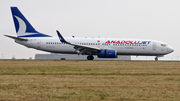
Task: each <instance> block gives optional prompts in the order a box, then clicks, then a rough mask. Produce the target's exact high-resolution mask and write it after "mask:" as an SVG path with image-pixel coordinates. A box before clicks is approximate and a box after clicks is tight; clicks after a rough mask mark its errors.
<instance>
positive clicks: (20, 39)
mask: <svg viewBox="0 0 180 101" xmlns="http://www.w3.org/2000/svg"><path fill="white" fill-rule="evenodd" d="M4 36H6V37H9V38H12V39H15V40H19V41H28V39H23V38H19V37H14V36H9V35H4Z"/></svg>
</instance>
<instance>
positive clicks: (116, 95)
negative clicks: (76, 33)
mask: <svg viewBox="0 0 180 101" xmlns="http://www.w3.org/2000/svg"><path fill="white" fill-rule="evenodd" d="M179 70H180V62H150V61H149V62H145V61H57V60H56V61H19V60H17V61H16V60H15V61H7V60H4V61H0V101H1V100H2V101H4V100H5V101H6V100H44V101H46V100H55V101H56V100H70V101H72V100H93V101H94V100H95V101H97V100H105V101H106V100H108V101H109V100H120V101H136V100H150V101H151V100H156V101H162V100H163V101H164V100H166V101H168V100H171V101H173V100H174V101H177V100H180V72H179Z"/></svg>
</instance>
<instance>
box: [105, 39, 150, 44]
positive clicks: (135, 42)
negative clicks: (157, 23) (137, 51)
mask: <svg viewBox="0 0 180 101" xmlns="http://www.w3.org/2000/svg"><path fill="white" fill-rule="evenodd" d="M105 43H108V44H111V43H113V44H150V43H151V41H125V40H122V41H119V40H118V41H116V40H111V41H110V40H108V41H106V42H105Z"/></svg>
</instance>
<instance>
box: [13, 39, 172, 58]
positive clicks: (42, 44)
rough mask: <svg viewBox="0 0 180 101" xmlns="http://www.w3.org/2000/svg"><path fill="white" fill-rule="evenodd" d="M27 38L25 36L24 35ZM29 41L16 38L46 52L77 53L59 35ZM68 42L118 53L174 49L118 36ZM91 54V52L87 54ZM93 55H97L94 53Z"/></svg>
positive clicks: (157, 52)
mask: <svg viewBox="0 0 180 101" xmlns="http://www.w3.org/2000/svg"><path fill="white" fill-rule="evenodd" d="M24 38H25V37H24ZM26 39H28V41H19V40H15V41H16V42H17V43H19V44H22V45H24V46H27V47H29V48H34V49H38V50H42V51H46V52H52V53H64V54H77V53H78V51H77V50H75V49H74V46H72V45H69V44H64V43H62V42H61V41H60V40H59V38H58V37H34V38H33V37H32V38H26ZM65 39H66V40H67V41H68V42H71V43H75V44H79V45H85V46H92V47H98V48H101V49H113V50H116V51H117V55H147V56H163V55H165V54H168V53H171V52H173V49H172V48H170V47H168V46H167V45H165V44H164V43H162V42H159V41H153V40H143V39H118V38H71V37H66V38H65ZM85 55H89V54H85ZM91 55H97V53H92V54H91Z"/></svg>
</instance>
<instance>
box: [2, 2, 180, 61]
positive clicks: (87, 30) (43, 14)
mask: <svg viewBox="0 0 180 101" xmlns="http://www.w3.org/2000/svg"><path fill="white" fill-rule="evenodd" d="M0 2H1V3H0V14H1V15H0V40H1V41H0V42H1V43H0V47H1V48H0V59H11V58H12V57H15V58H16V59H28V58H29V57H32V58H34V56H35V54H37V53H38V54H47V53H48V52H43V51H39V50H35V49H30V48H27V47H25V46H22V45H19V44H17V43H15V42H14V40H12V39H10V38H7V37H5V36H3V35H5V34H7V35H12V36H16V33H15V27H14V23H13V19H12V14H11V10H10V7H11V6H16V7H18V9H19V10H20V11H21V12H22V14H23V15H24V16H25V17H26V18H27V19H28V21H29V22H30V23H31V24H32V25H33V27H34V28H35V29H36V30H37V31H39V32H41V33H44V34H48V35H50V36H54V37H57V34H56V30H59V31H60V32H61V34H63V36H64V37H71V36H75V37H101V38H105V37H106V38H108V37H109V38H138V39H151V40H158V41H161V42H164V43H166V44H167V45H168V46H170V47H172V48H173V49H174V50H175V51H174V52H173V53H171V54H168V55H165V56H164V57H162V58H159V60H180V57H179V56H180V54H179V52H180V47H179V43H180V40H179V37H180V12H179V10H180V6H179V5H180V0H0ZM132 59H133V60H139V59H140V60H141V59H142V60H151V59H153V60H154V57H152V56H151V57H150V56H148V57H147V56H143V57H141V56H139V57H136V56H132Z"/></svg>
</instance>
